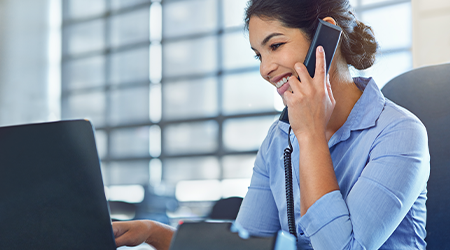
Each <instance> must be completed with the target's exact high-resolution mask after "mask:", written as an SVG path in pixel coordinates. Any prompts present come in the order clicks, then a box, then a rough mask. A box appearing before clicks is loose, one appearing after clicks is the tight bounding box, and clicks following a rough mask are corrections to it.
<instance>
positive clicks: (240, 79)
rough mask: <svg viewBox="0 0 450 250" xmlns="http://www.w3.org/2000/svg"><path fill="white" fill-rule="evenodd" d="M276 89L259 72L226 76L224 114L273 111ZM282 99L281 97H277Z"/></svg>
mask: <svg viewBox="0 0 450 250" xmlns="http://www.w3.org/2000/svg"><path fill="white" fill-rule="evenodd" d="M274 92H276V88H275V87H274V86H272V85H271V84H270V83H268V82H267V81H265V80H264V79H263V78H262V77H261V75H260V74H259V72H249V73H245V74H234V75H226V76H225V77H224V80H223V113H224V114H237V113H250V112H258V111H273V110H274V104H275V98H274ZM277 98H278V99H281V97H279V96H278V97H277Z"/></svg>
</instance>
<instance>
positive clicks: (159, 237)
mask: <svg viewBox="0 0 450 250" xmlns="http://www.w3.org/2000/svg"><path fill="white" fill-rule="evenodd" d="M147 223H149V234H148V235H149V237H148V238H147V240H146V241H145V243H147V244H149V245H151V246H153V247H154V248H156V249H157V250H168V249H169V247H170V242H171V240H172V236H173V234H174V233H175V231H176V229H175V228H173V227H171V226H168V225H165V224H162V223H159V222H156V221H147Z"/></svg>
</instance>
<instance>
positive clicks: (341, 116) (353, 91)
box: [326, 62, 362, 140]
mask: <svg viewBox="0 0 450 250" xmlns="http://www.w3.org/2000/svg"><path fill="white" fill-rule="evenodd" d="M333 66H336V67H334V69H332V71H331V74H330V83H331V89H332V91H333V96H334V99H335V100H336V105H335V107H334V110H333V113H332V114H331V117H330V120H329V122H328V124H327V128H326V136H327V139H328V140H329V139H330V138H331V136H332V135H333V134H334V133H335V132H336V131H337V130H338V129H339V128H340V127H342V125H344V123H345V122H346V121H347V118H348V116H349V115H350V112H351V111H352V109H353V106H355V104H356V102H357V101H358V100H359V98H360V97H361V95H362V91H361V90H359V89H358V87H357V86H356V84H355V83H354V82H353V79H352V77H351V75H350V71H349V69H348V66H347V63H346V62H344V63H337V64H335V65H333Z"/></svg>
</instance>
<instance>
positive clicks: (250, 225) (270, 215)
mask: <svg viewBox="0 0 450 250" xmlns="http://www.w3.org/2000/svg"><path fill="white" fill-rule="evenodd" d="M275 125H276V123H274V124H273V125H272V127H271V128H270V129H269V135H268V136H267V137H266V139H265V140H264V142H263V143H262V145H261V148H260V150H259V151H258V154H257V156H256V160H255V165H254V167H253V175H252V180H251V183H250V187H249V188H248V192H247V194H246V196H245V198H244V200H243V201H242V204H241V208H240V210H239V213H238V216H237V218H236V222H237V223H239V224H240V225H241V226H242V227H244V228H245V229H246V230H247V231H249V233H250V234H251V235H253V236H259V237H267V236H273V234H274V233H276V232H278V231H279V230H280V229H281V226H280V221H279V218H278V209H277V206H276V204H275V200H274V198H273V194H272V191H271V189H270V184H269V183H270V182H269V173H268V168H267V164H266V160H265V158H264V155H265V152H266V151H267V149H268V146H269V144H270V135H271V134H272V132H273V130H274V129H275Z"/></svg>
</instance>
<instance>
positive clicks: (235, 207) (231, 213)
mask: <svg viewBox="0 0 450 250" xmlns="http://www.w3.org/2000/svg"><path fill="white" fill-rule="evenodd" d="M242 200H243V199H242V198H241V197H229V198H225V199H220V200H218V201H217V202H216V204H214V206H213V208H212V210H211V213H210V214H209V218H210V219H213V220H235V219H236V217H237V214H238V212H239V208H240V207H241V203H242Z"/></svg>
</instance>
